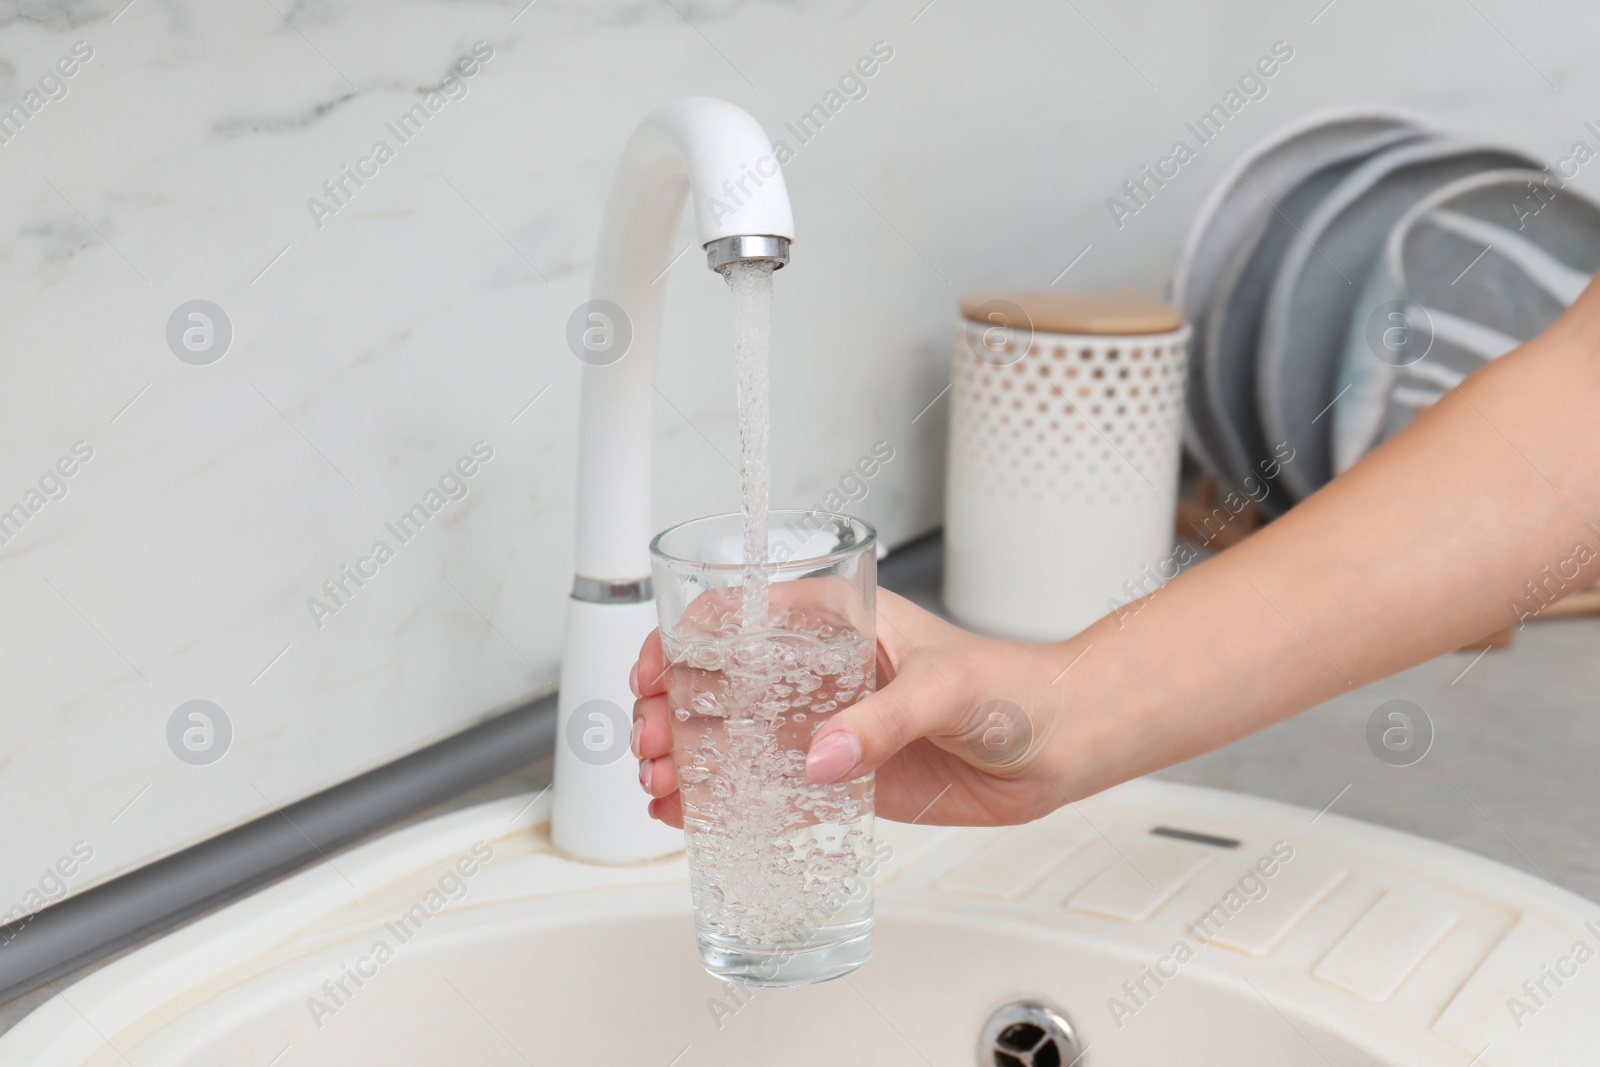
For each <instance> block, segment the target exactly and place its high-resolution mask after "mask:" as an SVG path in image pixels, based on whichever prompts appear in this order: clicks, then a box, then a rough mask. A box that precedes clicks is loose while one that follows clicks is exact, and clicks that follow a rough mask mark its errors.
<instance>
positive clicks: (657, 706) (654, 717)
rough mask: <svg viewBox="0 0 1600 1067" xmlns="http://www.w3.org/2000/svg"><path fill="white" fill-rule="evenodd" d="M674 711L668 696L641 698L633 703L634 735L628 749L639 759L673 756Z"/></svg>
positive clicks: (629, 739)
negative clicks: (672, 716)
mask: <svg viewBox="0 0 1600 1067" xmlns="http://www.w3.org/2000/svg"><path fill="white" fill-rule="evenodd" d="M671 715H672V709H671V707H670V706H669V705H668V701H667V697H666V694H664V693H662V694H657V695H656V696H651V697H640V698H639V699H638V700H635V701H634V702H633V733H632V735H631V736H630V737H629V738H628V747H629V748H630V749H631V750H632V751H633V754H634V756H635V758H637V759H656V758H658V757H660V756H669V755H671V754H672V719H671Z"/></svg>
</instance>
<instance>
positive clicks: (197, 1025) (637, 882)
mask: <svg viewBox="0 0 1600 1067" xmlns="http://www.w3.org/2000/svg"><path fill="white" fill-rule="evenodd" d="M547 819H548V809H547V804H546V802H545V799H544V798H541V799H538V800H534V799H533V798H530V797H516V798H510V799H508V800H505V801H498V802H495V803H492V804H487V805H483V806H481V807H477V808H473V809H470V810H467V811H463V812H457V813H454V814H452V815H449V816H445V817H443V818H440V819H436V820H434V821H432V822H429V823H424V824H421V825H418V826H413V827H409V828H407V829H405V830H402V831H399V832H396V833H394V834H391V835H388V836H387V837H384V838H381V839H379V840H377V841H374V842H371V843H369V844H367V845H364V846H362V847H360V848H358V849H355V850H353V851H351V852H349V853H347V854H344V855H340V856H336V857H334V859H333V860H332V861H331V862H329V863H324V864H320V865H318V866H317V867H315V868H313V869H310V870H307V871H304V872H302V873H300V874H298V875H296V876H295V877H293V878H290V879H287V880H285V881H284V882H281V883H279V884H277V885H274V886H271V887H269V888H267V889H265V890H263V891H261V892H259V893H257V894H255V895H253V896H251V897H248V898H246V899H244V900H241V901H239V902H238V903H235V904H233V905H231V906H229V907H227V908H225V909H223V910H221V911H219V912H216V913H214V914H212V915H210V916H207V917H206V918H204V919H202V920H200V921H198V922H196V923H194V924H192V925H190V926H188V927H186V928H184V929H182V930H179V931H177V932H175V933H173V934H170V935H168V936H167V937H164V938H161V939H159V940H158V941H156V942H154V943H152V944H150V945H147V946H145V947H143V948H141V949H140V950H138V951H136V952H134V953H131V954H129V955H128V956H126V957H124V958H122V959H120V960H118V961H116V962H115V963H112V964H110V965H109V966H107V967H105V968H103V969H101V970H99V971H97V972H95V973H93V974H92V975H90V976H89V977H87V978H86V979H84V980H83V981H81V982H79V983H78V984H77V985H75V986H72V987H70V988H68V989H66V990H65V991H64V992H63V993H62V994H61V995H58V996H57V997H55V998H54V999H52V1000H51V1001H49V1002H47V1003H46V1004H44V1005H43V1006H42V1007H40V1008H39V1009H38V1010H37V1011H36V1012H35V1013H34V1014H33V1015H31V1016H30V1017H29V1018H28V1019H26V1020H24V1021H23V1022H22V1023H21V1024H20V1025H19V1026H18V1027H16V1028H15V1029H14V1030H12V1031H11V1032H10V1033H9V1034H7V1035H5V1036H4V1037H3V1038H0V1065H12V1064H16V1065H22V1064H26V1065H28V1067H58V1065H60V1067H64V1065H69V1064H70V1065H75V1067H76V1065H85V1067H86V1065H102V1064H103V1065H107V1067H110V1065H113V1064H117V1065H129V1064H131V1065H133V1067H145V1065H150V1067H156V1065H159V1067H202V1065H204V1067H217V1065H241V1067H243V1065H249V1067H269V1065H270V1067H331V1065H335V1064H338V1065H346V1064H352V1063H362V1064H365V1063H383V1064H391V1065H413V1064H414V1065H424V1064H426V1065H434V1064H439V1063H446V1062H449V1063H470V1064H474V1065H477V1067H488V1065H502V1064H504V1065H517V1064H541V1065H542V1064H546V1063H584V1064H629V1065H632V1064H644V1065H659V1067H667V1065H673V1067H690V1065H696V1064H703V1065H712V1064H729V1065H732V1064H749V1063H761V1064H765V1065H777V1067H784V1065H790V1064H793V1065H801V1064H805V1065H815V1064H820V1063H852V1064H874V1065H884V1067H891V1065H901V1064H904V1065H912V1064H917V1065H924V1067H926V1065H928V1064H933V1065H937V1067H946V1065H956V1064H960V1065H970V1064H973V1063H979V1064H986V1065H988V1064H999V1065H1009V1064H1011V1063H1019V1064H1020V1063H1025V1062H1026V1061H1025V1060H1023V1059H1018V1058H1015V1057H1013V1058H1012V1059H1009V1060H1008V1059H1006V1058H1005V1056H1006V1055H1007V1054H1008V1053H1007V1051H1006V1049H1007V1047H1009V1046H1006V1047H1001V1048H999V1049H996V1048H995V1047H994V1046H993V1045H992V1044H990V1045H985V1046H984V1047H983V1048H980V1047H979V1043H980V1036H981V1035H983V1033H984V1029H985V1023H986V1022H987V1021H988V1020H989V1019H990V1017H991V1016H992V1015H993V1014H994V1013H995V1012H996V1011H997V1010H999V1009H1002V1008H1004V1007H1005V1006H1007V1005H1009V1004H1014V1003H1016V1002H1018V1001H1036V1002H1041V1003H1044V1004H1047V1005H1049V1006H1052V1007H1053V1008H1055V1009H1056V1010H1057V1011H1058V1012H1060V1013H1061V1014H1062V1015H1063V1016H1064V1017H1065V1019H1066V1020H1067V1021H1068V1022H1070V1024H1071V1026H1072V1029H1073V1030H1074V1031H1075V1034H1076V1039H1077V1040H1078V1041H1079V1042H1080V1043H1081V1048H1082V1052H1081V1059H1079V1060H1078V1063H1079V1064H1080V1065H1081V1067H1135V1065H1138V1067H1148V1065H1153V1064H1163V1065H1164V1064H1179V1063H1182V1064H1185V1065H1188V1067H1224V1065H1226V1067H1235V1065H1237V1064H1239V1063H1241V1062H1253V1063H1271V1064H1273V1065H1275V1067H1301V1065H1304V1067H1329V1065H1333V1067H1372V1065H1380V1064H1381V1065H1390V1064H1393V1065H1400V1064H1405V1065H1408V1067H1431V1065H1434V1064H1438V1065H1441V1067H1444V1065H1448V1067H1462V1065H1463V1064H1465V1063H1467V1062H1469V1061H1471V1060H1472V1058H1473V1057H1474V1056H1478V1057H1479V1058H1478V1059H1477V1060H1476V1063H1477V1064H1481V1065H1483V1067H1520V1065H1534V1064H1539V1065H1541V1067H1546V1065H1552V1064H1559V1063H1573V1062H1577V1061H1578V1059H1579V1051H1578V1050H1580V1049H1585V1048H1587V1049H1592V1048H1593V1047H1594V1043H1595V1042H1596V1040H1597V1039H1600V1026H1597V1024H1596V1022H1595V1021H1594V1020H1593V1018H1592V1016H1593V1014H1594V1013H1593V1012H1592V1010H1591V1009H1592V1006H1593V1005H1594V1004H1595V1003H1597V1002H1600V1001H1597V997H1600V962H1590V963H1588V964H1587V965H1581V964H1574V963H1572V962H1571V956H1572V949H1573V946H1574V944H1575V943H1576V942H1578V941H1580V940H1586V941H1587V942H1588V943H1589V944H1590V945H1600V907H1597V906H1596V905H1594V904H1592V903H1590V902H1587V901H1584V900H1582V899H1581V898H1579V897H1576V896H1573V895H1572V894H1569V893H1566V892H1564V891H1561V890H1557V889H1555V888H1553V887H1551V886H1549V885H1548V884H1545V883H1542V882H1540V881H1538V880H1536V879H1533V878H1531V877H1528V876H1525V875H1522V874H1521V873H1519V872H1516V871H1513V870H1510V869H1509V868H1506V867H1503V866H1500V865H1498V864H1495V863H1492V862H1490V861H1488V860H1483V859H1479V858H1477V857H1474V856H1470V855H1468V854H1466V853H1462V852H1460V851H1457V850H1455V849H1452V848H1449V847H1447V846H1443V845H1438V844H1435V843H1432V842H1427V841H1422V840H1419V839H1416V838H1412V837H1409V836H1407V835H1403V834H1399V833H1396V832H1393V831H1388V830H1383V829H1380V828H1376V827H1372V826H1368V825H1365V824H1362V823H1357V822H1354V821H1350V820H1345V819H1341V818H1339V817H1338V816H1335V815H1331V814H1330V815H1322V816H1316V815H1315V813H1312V812H1308V811H1304V810H1301V809H1299V808H1294V807H1290V806H1286V805H1280V804H1275V803H1271V802H1267V801H1261V800H1255V799H1249V798H1244V797H1239V796H1234V795H1231V794H1225V793H1218V792H1214V791H1211V790H1205V789H1199V788H1195V787H1191V786H1181V785H1175V784H1169V783H1160V782H1155V781H1148V780H1147V781H1138V782H1132V783H1129V784H1128V785H1125V786H1123V787H1120V788H1118V789H1115V790H1112V791H1110V792H1108V793H1105V794H1102V795H1100V796H1098V797H1095V798H1092V799H1090V800H1086V801H1083V802H1081V803H1080V804H1078V805H1075V806H1072V807H1068V808H1064V809H1062V810H1060V811H1058V812H1056V813H1055V814H1054V815H1052V816H1050V817H1048V818H1046V819H1043V820H1040V821H1039V822H1036V823H1033V824H1030V825H1027V826H1021V827H1004V828H996V829H978V828H967V829H947V828H941V827H922V826H903V825H897V824H880V826H881V833H882V835H883V837H884V839H885V840H887V841H888V843H889V844H890V845H891V846H892V848H893V850H894V854H893V856H892V858H891V859H889V860H888V862H887V863H886V864H885V865H884V868H883V872H882V874H881V875H880V893H879V904H878V927H877V946H876V952H875V955H874V958H873V959H872V961H871V962H869V963H868V964H867V965H866V966H864V967H863V968H861V969H860V970H859V971H857V972H855V973H854V974H852V975H850V976H848V977H846V978H844V979H841V980H839V981H835V982H832V983H828V984H825V985H821V986H814V987H810V988H804V989H794V990H746V989H739V988H736V987H732V986H728V985H725V984H723V983H721V982H719V981H717V980H715V979H713V978H711V977H710V976H709V975H707V974H706V973H705V972H704V971H702V970H701V969H700V966H699V963H698V960H697V958H696V953H695V946H694V931H693V927H692V923H691V919H690V914H689V902H688V890H687V877H686V871H685V867H684V864H683V861H682V859H681V858H679V859H676V860H671V861H663V862H658V863H654V864H646V865H639V866H630V867H604V866H596V865H590V864H582V863H577V862H574V861H571V860H568V859H565V858H563V857H561V856H559V855H557V854H556V853H555V852H554V851H553V850H552V848H551V846H550V843H549V838H548V822H547ZM1563 958H1565V959H1567V960H1568V961H1569V962H1568V964H1566V965H1563V964H1561V963H1560V962H1559V961H1560V960H1562V959H1563ZM1546 965H1548V966H1549V967H1551V968H1555V969H1557V970H1559V971H1560V972H1561V973H1562V974H1565V973H1566V972H1567V971H1568V970H1573V971H1574V972H1575V974H1574V976H1572V977H1565V978H1563V979H1562V984H1561V985H1560V986H1559V987H1558V986H1555V985H1554V984H1552V983H1550V982H1548V981H1547V982H1546V983H1545V990H1546V993H1547V994H1548V995H1538V986H1537V985H1535V986H1534V994H1535V995H1538V1000H1539V1003H1537V1004H1534V1003H1533V1002H1532V1000H1530V999H1529V994H1528V993H1527V991H1526V990H1524V989H1523V988H1522V984H1523V983H1524V982H1525V981H1529V980H1532V981H1533V982H1535V983H1537V982H1538V981H1539V980H1540V978H1541V974H1542V971H1541V967H1544V966H1546ZM1513 997H1516V998H1521V999H1522V1000H1523V1001H1524V1002H1525V1004H1526V1007H1527V1009H1528V1010H1526V1011H1520V1010H1518V1011H1513V1010H1511V1009H1510V1008H1508V999H1509V998H1513ZM1074 1054H1076V1052H1074ZM1034 1062H1035V1063H1036V1064H1039V1065H1040V1067H1046V1065H1047V1064H1048V1063H1049V1062H1050V1061H1049V1056H1048V1055H1043V1054H1041V1055H1039V1056H1038V1058H1036V1059H1035V1060H1034ZM1057 1062H1059V1063H1061V1064H1065V1063H1067V1062H1070V1057H1068V1056H1065V1055H1063V1056H1062V1057H1060V1059H1059V1060H1058V1061H1057Z"/></svg>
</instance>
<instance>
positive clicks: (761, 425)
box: [722, 260, 773, 632]
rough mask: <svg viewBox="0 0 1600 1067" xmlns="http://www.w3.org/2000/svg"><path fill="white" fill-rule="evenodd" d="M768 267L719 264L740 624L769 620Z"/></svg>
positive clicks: (751, 628)
mask: <svg viewBox="0 0 1600 1067" xmlns="http://www.w3.org/2000/svg"><path fill="white" fill-rule="evenodd" d="M772 269H773V264H772V263H770V262H767V261H763V260H744V261H740V262H735V263H730V264H728V265H727V266H726V267H724V268H722V273H723V277H725V278H727V280H728V288H729V289H731V290H733V350H734V364H735V367H736V369H737V371H738V377H739V480H740V511H741V513H742V514H743V516H744V564H745V566H746V567H747V568H749V569H748V570H747V571H746V572H745V576H744V629H745V631H746V632H756V631H759V630H762V629H764V628H765V627H766V624H767V579H766V575H765V574H764V573H763V572H762V570H761V565H762V564H764V563H766V562H767V506H768V495H769V492H770V483H771V481H772V468H771V464H770V463H769V461H768V457H767V436H768V430H769V429H770V428H771V425H772V413H771V410H770V405H769V400H768V387H767V351H768V349H769V348H770V347H771V343H772Z"/></svg>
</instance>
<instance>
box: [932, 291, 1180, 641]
mask: <svg viewBox="0 0 1600 1067" xmlns="http://www.w3.org/2000/svg"><path fill="white" fill-rule="evenodd" d="M961 309H962V321H961V323H960V324H959V325H958V327H957V330H956V352H955V368H954V374H953V380H952V385H953V388H952V390H951V396H952V400H951V405H950V455H949V464H948V475H947V478H948V481H947V485H946V503H945V573H944V598H945V605H946V607H947V608H948V610H949V611H950V613H951V615H952V616H954V617H955V618H956V619H957V620H958V621H960V622H961V623H963V624H965V625H967V626H969V627H971V628H973V629H976V630H979V631H981V632H985V633H990V634H995V635H1000V636H1006V637H1014V638H1019V639H1023V640H1030V641H1054V640H1060V639H1062V638H1064V637H1069V636H1071V635H1072V634H1074V633H1077V632H1078V631H1079V630H1081V629H1083V628H1084V627H1086V626H1088V625H1089V624H1090V623H1092V622H1094V621H1095V620H1096V619H1098V618H1099V617H1100V616H1102V615H1104V614H1106V613H1107V612H1108V611H1110V610H1111V609H1112V608H1114V607H1116V606H1119V605H1121V604H1123V603H1125V602H1127V601H1128V600H1130V599H1133V598H1134V597H1136V596H1139V595H1142V594H1143V593H1144V592H1148V591H1150V590H1152V589H1153V588H1156V587H1158V586H1159V584H1160V583H1161V581H1163V580H1165V579H1166V578H1170V577H1171V576H1172V567H1173V558H1172V557H1173V545H1174V536H1173V516H1174V512H1175V509H1176V507H1177V496H1178V464H1179V457H1180V449H1181V441H1182V421H1183V388H1184V377H1185V373H1184V372H1185V365H1186V362H1187V354H1188V341H1189V327H1188V326H1187V325H1186V324H1185V323H1184V321H1183V316H1182V314H1181V313H1180V312H1179V311H1177V310H1175V309H1173V308H1169V307H1165V306H1163V305H1160V304H1155V303H1151V302H1146V301H1142V300H1131V299H1117V300H1113V299H1103V298H1087V297H1073V296H1067V295H1062V294H1055V293H1005V294H985V295H981V296H976V297H970V298H968V299H967V300H965V301H963V302H962V306H961ZM1152 575H1154V576H1155V577H1152Z"/></svg>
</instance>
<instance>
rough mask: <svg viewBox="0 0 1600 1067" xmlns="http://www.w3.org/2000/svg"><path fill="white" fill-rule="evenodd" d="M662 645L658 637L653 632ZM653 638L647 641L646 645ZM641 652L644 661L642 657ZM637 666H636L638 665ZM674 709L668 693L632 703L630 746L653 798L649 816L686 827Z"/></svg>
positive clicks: (642, 785) (641, 780)
mask: <svg viewBox="0 0 1600 1067" xmlns="http://www.w3.org/2000/svg"><path fill="white" fill-rule="evenodd" d="M651 638H652V640H655V641H656V647H657V649H659V648H660V641H659V639H656V638H655V635H653V634H652V635H651ZM649 644H650V642H649V641H647V642H646V643H645V645H646V649H648V648H649ZM643 658H644V657H643V655H642V654H641V662H642V661H643ZM636 669H637V668H636ZM671 714H672V709H671V707H670V706H669V703H668V700H667V696H666V694H665V693H655V694H652V695H650V696H645V697H640V698H639V699H638V700H636V701H634V705H633V732H632V734H630V735H629V738H628V747H629V748H630V749H631V750H632V751H633V754H634V756H635V757H637V758H638V760H639V788H641V789H643V790H644V791H645V792H646V793H647V794H649V795H650V797H651V798H652V799H651V801H650V817H651V818H653V819H659V820H661V821H662V822H664V823H666V824H667V825H669V826H676V827H678V828H679V829H682V828H683V807H682V804H681V802H680V798H679V796H678V768H677V765H676V764H675V763H674V762H673V759H672V721H671V719H670V718H669V716H670V715H671Z"/></svg>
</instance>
